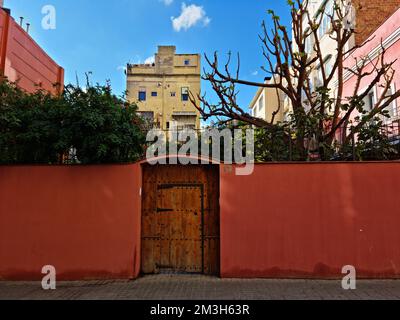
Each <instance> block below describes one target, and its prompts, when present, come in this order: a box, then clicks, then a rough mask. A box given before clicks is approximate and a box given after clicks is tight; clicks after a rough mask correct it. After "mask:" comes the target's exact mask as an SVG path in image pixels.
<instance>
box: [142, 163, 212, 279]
mask: <svg viewBox="0 0 400 320" xmlns="http://www.w3.org/2000/svg"><path fill="white" fill-rule="evenodd" d="M218 202H219V168H218V166H215V165H198V166H197V165H196V166H195V165H191V166H180V165H157V166H150V165H144V166H143V191H142V259H141V261H142V272H143V273H145V274H151V273H160V272H172V273H202V274H209V275H218V274H219V203H218Z"/></svg>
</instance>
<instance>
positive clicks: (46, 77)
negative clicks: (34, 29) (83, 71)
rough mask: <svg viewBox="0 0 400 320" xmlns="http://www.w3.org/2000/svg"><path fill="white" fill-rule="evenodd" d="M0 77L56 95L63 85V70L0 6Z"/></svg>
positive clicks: (29, 89)
mask: <svg viewBox="0 0 400 320" xmlns="http://www.w3.org/2000/svg"><path fill="white" fill-rule="evenodd" d="M0 76H5V77H6V78H7V79H8V80H9V81H11V82H18V85H19V86H20V87H21V88H23V89H25V90H26V91H28V92H35V91H36V90H38V89H44V90H47V91H48V92H51V93H53V94H58V93H60V92H61V91H62V89H63V85H64V69H63V68H62V67H60V66H59V65H58V64H57V63H56V62H54V60H53V59H52V58H50V57H49V56H48V55H47V54H46V52H45V51H44V50H43V49H42V48H41V47H40V46H39V45H38V44H37V43H36V42H35V41H34V40H33V39H32V38H31V37H30V35H29V34H28V33H26V31H25V30H24V29H22V28H21V27H20V26H19V24H18V23H16V22H15V21H14V19H13V18H12V17H11V16H10V15H9V14H8V13H7V12H6V11H5V10H3V9H1V8H0Z"/></svg>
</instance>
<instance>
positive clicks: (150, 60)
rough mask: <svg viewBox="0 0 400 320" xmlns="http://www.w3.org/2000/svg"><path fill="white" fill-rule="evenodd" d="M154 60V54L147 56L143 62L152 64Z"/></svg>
mask: <svg viewBox="0 0 400 320" xmlns="http://www.w3.org/2000/svg"><path fill="white" fill-rule="evenodd" d="M154 62H155V60H154V56H151V57H148V58H147V59H146V60H144V64H153V63H154Z"/></svg>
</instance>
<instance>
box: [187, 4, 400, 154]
mask: <svg viewBox="0 0 400 320" xmlns="http://www.w3.org/2000/svg"><path fill="white" fill-rule="evenodd" d="M287 3H288V6H289V10H290V16H291V26H289V27H287V26H285V25H283V24H282V23H281V20H280V18H279V16H277V15H276V14H275V13H274V12H273V11H269V12H268V13H269V15H270V18H271V20H270V21H269V23H268V24H267V23H266V22H263V24H262V34H261V35H260V36H259V38H260V40H261V42H262V48H263V55H264V57H265V60H266V63H265V66H264V67H263V70H264V71H265V72H266V73H267V74H268V75H269V76H270V77H271V79H272V81H270V82H268V83H258V82H251V81H246V80H243V79H241V78H240V58H239V55H238V58H237V68H236V70H235V71H234V72H232V71H231V70H230V69H231V54H230V53H229V55H228V59H227V62H226V63H224V64H222V65H221V64H220V63H219V59H218V55H217V53H215V54H214V56H213V58H212V59H210V58H209V57H208V56H206V57H205V58H206V61H207V63H208V66H209V69H210V70H204V75H203V79H204V80H207V81H209V82H210V84H211V86H212V88H213V91H214V92H215V93H216V95H217V97H218V100H219V101H218V103H216V104H212V103H210V102H209V101H208V100H207V97H206V96H205V95H199V96H198V97H194V96H193V95H191V101H192V103H193V104H194V105H195V106H196V108H197V109H198V110H199V111H200V113H201V115H202V117H203V118H204V119H206V120H207V119H209V118H212V117H217V118H218V119H219V120H221V121H230V120H240V121H243V122H245V123H247V124H251V125H254V126H256V127H261V128H270V127H271V126H274V122H275V115H276V114H277V113H278V112H279V111H280V110H281V108H282V106H281V104H280V103H279V104H278V105H277V106H276V108H275V109H276V110H275V112H274V113H273V116H272V120H271V121H269V122H268V121H265V120H263V119H259V118H256V117H254V116H252V115H250V114H249V113H248V112H247V111H246V110H245V109H244V108H243V107H241V106H239V104H238V102H237V95H238V85H247V86H254V87H264V88H274V89H275V90H276V91H277V94H278V95H279V94H282V95H284V96H285V98H286V99H288V101H289V102H290V105H291V108H292V117H293V128H294V132H295V134H296V142H297V143H296V145H297V147H298V148H299V150H302V151H303V152H305V146H304V141H305V139H307V138H309V137H311V136H313V137H315V139H316V140H317V141H318V142H319V144H328V145H331V144H332V143H333V142H334V140H335V136H336V135H337V132H338V131H339V129H342V130H341V132H342V139H341V140H342V142H348V141H349V140H350V139H351V138H352V137H353V136H354V135H355V134H357V132H358V130H359V129H360V128H361V127H362V126H363V125H364V124H365V123H366V122H368V121H369V119H373V118H374V116H376V115H379V114H383V112H384V110H385V108H387V107H388V106H389V105H390V104H391V103H392V102H393V101H394V100H395V99H397V98H398V97H400V90H398V91H397V92H393V93H392V94H391V95H390V96H389V97H388V96H387V92H388V90H389V89H390V87H391V84H392V82H393V77H394V74H395V70H393V64H394V62H395V61H390V62H387V61H386V59H385V53H386V51H385V48H383V46H382V50H381V52H380V54H379V56H378V58H377V59H375V60H374V61H370V60H369V58H368V57H364V58H358V59H355V65H356V68H355V69H354V68H353V69H351V68H347V67H345V66H344V59H345V57H347V56H348V55H351V54H352V53H353V52H354V51H355V50H357V49H359V48H361V47H362V46H364V45H365V44H366V42H368V41H371V39H369V40H367V41H366V42H364V43H363V44H359V45H353V46H351V47H350V40H351V39H352V37H353V36H354V35H355V34H356V30H355V28H354V26H352V23H351V21H349V19H350V16H351V10H350V8H351V5H350V1H348V0H334V4H333V6H332V8H331V10H327V7H326V6H327V3H325V5H323V6H322V7H321V9H320V10H319V12H318V14H317V15H315V16H311V15H310V12H309V10H308V8H309V1H308V0H304V1H303V0H288V1H287ZM324 18H325V19H326V18H328V19H329V22H330V31H329V37H330V39H331V40H332V41H334V45H335V48H336V55H335V57H333V58H334V60H333V63H332V64H331V67H330V68H327V67H326V66H325V65H324V58H325V55H324V48H323V47H322V46H321V39H320V35H319V32H318V30H319V28H320V27H321V24H322V23H323V19H324ZM309 42H310V43H312V50H307V46H308V43H309ZM371 64H372V66H373V68H372V70H370V69H369V68H367V66H368V65H371ZM316 65H319V69H320V78H321V82H320V83H319V84H318V85H316V84H315V83H312V80H311V75H312V74H313V72H315V68H316ZM346 72H350V73H351V74H352V75H354V76H355V77H356V79H357V80H356V85H355V88H354V93H353V95H352V96H351V97H344V96H343V95H344V93H343V92H344V85H345V83H344V75H345V73H346ZM365 77H373V79H372V80H371V82H370V83H369V86H368V88H367V89H365V91H363V92H361V93H359V90H360V84H361V81H362V80H363V79H364V78H365ZM377 85H379V86H381V87H382V88H383V90H382V95H381V96H380V97H378V98H377V102H376V105H375V107H374V108H373V109H372V110H371V111H370V112H369V113H368V114H365V110H364V114H365V116H364V117H363V118H362V120H361V121H360V122H359V123H358V124H357V125H356V126H353V127H352V129H351V130H347V129H343V128H347V125H348V123H349V121H350V119H351V115H352V114H353V112H354V111H355V110H358V111H360V110H361V109H362V107H363V102H362V101H363V99H364V98H366V97H367V95H368V94H369V92H370V91H371V89H373V88H374V87H375V86H377ZM196 98H197V99H196ZM278 101H280V99H278ZM310 119H313V120H314V123H316V125H315V126H314V127H312V128H310V126H309V123H310ZM327 124H329V125H327Z"/></svg>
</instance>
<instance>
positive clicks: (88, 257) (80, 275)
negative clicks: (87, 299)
mask: <svg viewBox="0 0 400 320" xmlns="http://www.w3.org/2000/svg"><path fill="white" fill-rule="evenodd" d="M140 179H141V178H140V166H139V165H120V166H119V165H115V166H87V167H86V166H71V167H68V166H65V167H57V166H0V279H15V280H22V279H27V280H32V279H41V278H42V277H43V276H42V275H41V269H42V267H43V266H44V265H47V264H50V265H54V266H55V267H56V270H57V279H60V280H62V279H72V280H76V279H93V278H134V277H136V276H137V275H138V274H139V269H140V219H141V218H140V195H139V189H140V185H141V180H140Z"/></svg>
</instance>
